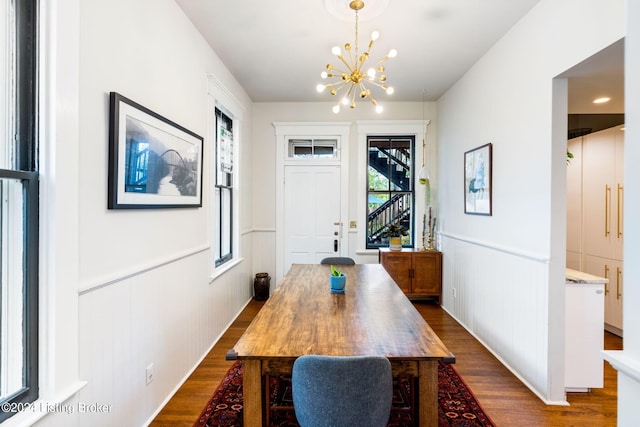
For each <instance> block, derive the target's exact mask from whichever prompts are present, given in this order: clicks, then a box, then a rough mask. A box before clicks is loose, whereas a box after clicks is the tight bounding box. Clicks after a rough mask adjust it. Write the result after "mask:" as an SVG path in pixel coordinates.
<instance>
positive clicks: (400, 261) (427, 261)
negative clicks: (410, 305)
mask: <svg viewBox="0 0 640 427" xmlns="http://www.w3.org/2000/svg"><path fill="white" fill-rule="evenodd" d="M379 260H380V264H382V266H383V267H384V268H385V270H387V272H388V273H389V275H390V276H391V277H392V278H393V280H394V281H395V282H396V283H397V284H398V286H399V287H400V289H402V291H403V292H404V293H405V294H406V295H407V297H409V298H411V299H418V298H433V299H434V300H436V301H437V302H438V303H440V297H441V295H442V252H438V251H420V250H416V249H407V248H404V249H402V250H401V251H392V250H389V248H380V253H379Z"/></svg>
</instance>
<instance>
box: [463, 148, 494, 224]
mask: <svg viewBox="0 0 640 427" xmlns="http://www.w3.org/2000/svg"><path fill="white" fill-rule="evenodd" d="M491 155H492V144H490V143H489V144H485V145H482V146H480V147H477V148H474V149H473V150H469V151H467V152H465V153H464V213H466V214H472V215H491V166H492V164H491V162H492V159H491Z"/></svg>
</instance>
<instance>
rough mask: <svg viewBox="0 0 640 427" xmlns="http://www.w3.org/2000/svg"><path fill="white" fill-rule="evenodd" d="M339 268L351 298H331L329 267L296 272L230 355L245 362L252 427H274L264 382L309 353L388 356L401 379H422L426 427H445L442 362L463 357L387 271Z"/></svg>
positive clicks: (421, 414) (420, 413)
mask: <svg viewBox="0 0 640 427" xmlns="http://www.w3.org/2000/svg"><path fill="white" fill-rule="evenodd" d="M339 267H340V268H341V270H342V271H343V273H345V274H346V276H347V281H346V290H345V292H344V294H334V293H331V292H330V286H329V276H330V274H331V267H330V266H329V265H315V264H314V265H307V264H294V265H292V266H291V269H290V270H289V271H288V272H287V274H286V275H285V277H284V278H283V280H282V281H281V282H280V284H279V285H278V286H277V287H276V289H275V290H274V292H273V294H272V295H271V297H270V298H269V299H268V300H267V302H266V303H265V305H264V306H263V307H262V309H261V310H260V311H259V312H258V314H257V315H256V317H255V318H254V320H253V321H252V323H251V324H250V325H249V327H248V328H247V330H246V331H245V333H244V334H243V335H242V336H241V337H240V339H239V340H238V342H237V343H236V344H235V346H234V348H233V349H232V350H231V351H230V353H231V354H233V356H234V357H237V358H238V359H240V360H242V366H243V399H244V409H243V412H244V426H245V427H258V426H262V425H263V423H266V419H265V418H266V417H265V413H266V407H267V405H268V393H267V392H266V390H265V387H264V384H265V380H264V378H265V377H266V376H268V375H281V374H290V373H291V369H292V366H293V362H294V361H295V359H296V358H297V357H299V356H302V355H305V354H319V355H333V356H361V355H382V356H386V357H387V358H388V359H389V360H390V362H391V365H392V370H393V373H394V375H401V374H402V375H411V376H413V377H416V378H417V392H418V397H417V399H416V401H417V408H416V409H417V411H416V413H417V417H418V420H419V425H420V426H429V427H435V426H437V425H438V361H441V360H442V361H445V362H448V363H453V362H455V357H454V356H453V354H452V353H451V352H450V351H449V350H448V349H447V347H446V346H445V345H444V344H443V343H442V341H441V340H440V338H438V336H437V335H436V334H435V333H434V332H433V330H432V329H431V327H430V326H429V325H428V324H427V322H426V321H425V320H424V318H423V317H422V316H421V315H420V313H418V311H417V310H416V308H415V307H414V306H413V304H412V303H411V302H410V301H409V299H407V297H406V296H405V295H404V293H403V292H402V291H401V290H400V288H399V287H398V286H397V285H396V284H395V282H394V281H393V279H392V278H391V277H390V276H389V274H388V273H387V272H386V270H385V269H384V268H383V267H382V266H381V265H379V264H356V265H353V266H339Z"/></svg>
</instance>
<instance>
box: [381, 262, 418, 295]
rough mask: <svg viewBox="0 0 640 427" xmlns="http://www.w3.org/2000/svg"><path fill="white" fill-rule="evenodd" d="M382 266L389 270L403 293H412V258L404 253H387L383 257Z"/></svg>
mask: <svg viewBox="0 0 640 427" xmlns="http://www.w3.org/2000/svg"><path fill="white" fill-rule="evenodd" d="M381 262H382V266H383V267H384V268H385V270H387V272H388V273H389V275H390V276H391V278H392V279H393V281H394V282H396V284H397V285H398V286H399V287H400V289H402V292H404V293H406V294H408V293H411V276H410V273H411V256H410V254H406V253H402V252H395V253H394V252H386V253H382V256H381Z"/></svg>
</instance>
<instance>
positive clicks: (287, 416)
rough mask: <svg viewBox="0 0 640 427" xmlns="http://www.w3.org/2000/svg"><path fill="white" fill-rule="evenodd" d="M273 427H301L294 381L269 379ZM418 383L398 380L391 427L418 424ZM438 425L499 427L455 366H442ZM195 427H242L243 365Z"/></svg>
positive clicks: (233, 372)
mask: <svg viewBox="0 0 640 427" xmlns="http://www.w3.org/2000/svg"><path fill="white" fill-rule="evenodd" d="M268 381H269V389H270V396H269V400H270V405H269V406H270V410H269V411H268V414H267V417H268V420H267V421H268V425H269V426H270V427H298V423H297V422H296V418H295V414H294V411H293V399H292V397H291V379H290V378H287V377H269V378H268ZM414 390H415V383H414V380H413V379H412V378H410V377H399V378H395V379H394V396H393V406H392V409H391V417H390V418H389V423H388V425H387V427H409V426H414V425H416V417H415V413H414V409H415V404H414V399H415V393H414ZM438 426H439V427H495V424H494V423H493V421H492V420H491V418H489V416H488V415H487V414H486V413H485V412H484V410H483V409H482V407H480V404H479V403H478V401H477V400H476V398H475V396H474V395H473V393H472V392H471V390H470V389H469V387H468V386H467V384H466V383H465V382H464V380H463V379H462V378H461V377H460V376H459V375H458V373H457V372H456V370H455V369H454V368H453V366H451V365H447V364H444V363H439V364H438ZM194 427H242V363H241V362H239V361H238V362H236V363H235V364H234V365H233V366H232V367H231V369H229V372H227V375H226V376H225V378H224V379H223V380H222V383H220V385H219V386H218V388H217V389H216V391H215V393H214V394H213V397H212V398H211V400H210V401H209V403H208V404H207V406H206V407H205V408H204V410H203V411H202V414H201V415H200V418H199V419H198V421H196V423H195V424H194Z"/></svg>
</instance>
